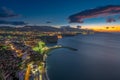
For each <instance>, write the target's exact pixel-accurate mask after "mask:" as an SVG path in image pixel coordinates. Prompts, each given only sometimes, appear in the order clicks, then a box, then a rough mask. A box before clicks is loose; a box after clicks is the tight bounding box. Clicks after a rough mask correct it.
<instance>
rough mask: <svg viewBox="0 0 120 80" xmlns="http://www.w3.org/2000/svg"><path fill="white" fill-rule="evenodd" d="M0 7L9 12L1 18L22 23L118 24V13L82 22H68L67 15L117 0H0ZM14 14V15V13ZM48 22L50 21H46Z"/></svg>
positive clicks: (110, 3)
mask: <svg viewBox="0 0 120 80" xmlns="http://www.w3.org/2000/svg"><path fill="white" fill-rule="evenodd" d="M0 1H1V3H0V8H2V9H4V10H5V9H6V12H8V13H11V14H12V16H13V17H12V16H11V17H9V18H6V17H5V18H1V19H0V20H6V21H14V22H15V21H20V22H22V23H24V22H25V23H28V24H36V25H48V24H50V25H52V26H63V25H71V26H74V25H81V26H83V27H91V26H96V25H98V24H99V25H100V26H105V25H106V26H108V25H111V26H113V25H119V21H120V20H119V19H118V17H119V16H120V15H119V14H117V15H111V16H106V17H105V16H103V17H95V18H89V19H85V20H84V23H77V24H76V23H74V24H70V23H69V20H68V17H69V16H70V15H72V14H75V13H79V12H81V11H84V10H88V9H94V8H97V7H102V6H107V5H119V3H120V1H119V0H93V1H92V2H91V3H90V1H89V0H71V1H69V0H65V1H64V0H60V1H57V0H19V1H18V0H0ZM14 14H15V15H14ZM108 18H109V21H111V18H114V19H115V20H116V19H117V20H116V21H115V20H112V21H111V23H107V22H106V19H108ZM48 22H50V23H48ZM100 26H98V27H100Z"/></svg>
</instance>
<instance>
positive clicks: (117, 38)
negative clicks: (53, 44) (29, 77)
mask: <svg viewBox="0 0 120 80" xmlns="http://www.w3.org/2000/svg"><path fill="white" fill-rule="evenodd" d="M57 44H59V45H62V46H68V47H71V48H75V49H77V51H73V50H70V49H67V48H59V49H56V50H53V51H51V52H50V53H49V54H51V55H50V56H48V58H47V71H48V76H49V78H50V80H120V33H95V34H88V35H81V34H80V35H76V36H72V37H64V38H62V39H59V40H58V43H57Z"/></svg>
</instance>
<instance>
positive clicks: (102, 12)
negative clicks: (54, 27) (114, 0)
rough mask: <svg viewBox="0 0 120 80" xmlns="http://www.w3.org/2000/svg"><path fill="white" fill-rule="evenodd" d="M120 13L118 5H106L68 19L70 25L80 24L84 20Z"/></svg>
mask: <svg viewBox="0 0 120 80" xmlns="http://www.w3.org/2000/svg"><path fill="white" fill-rule="evenodd" d="M119 13H120V5H108V6H104V7H98V8H94V9H88V10H84V11H81V12H79V13H77V14H73V15H71V16H69V17H68V19H69V22H70V23H81V22H83V21H84V19H88V18H95V17H99V16H109V15H115V14H119Z"/></svg>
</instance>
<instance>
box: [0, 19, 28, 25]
mask: <svg viewBox="0 0 120 80" xmlns="http://www.w3.org/2000/svg"><path fill="white" fill-rule="evenodd" d="M0 24H5V25H26V24H27V23H25V22H23V21H4V20H0Z"/></svg>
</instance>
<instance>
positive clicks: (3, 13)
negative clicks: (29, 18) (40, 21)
mask: <svg viewBox="0 0 120 80" xmlns="http://www.w3.org/2000/svg"><path fill="white" fill-rule="evenodd" d="M18 16H20V15H18V14H16V13H14V12H13V11H12V10H9V9H7V8H6V7H1V8H0V19H4V18H12V17H18Z"/></svg>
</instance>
